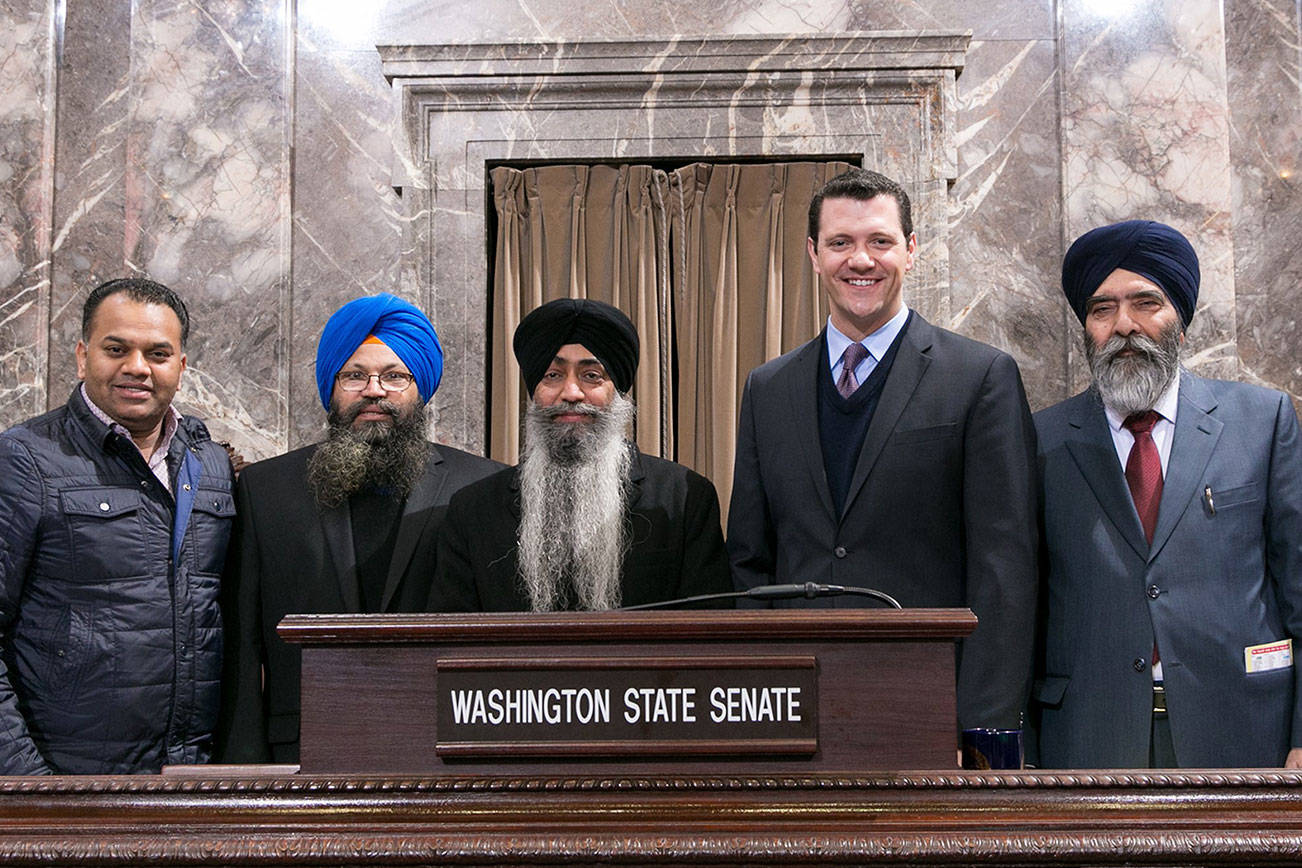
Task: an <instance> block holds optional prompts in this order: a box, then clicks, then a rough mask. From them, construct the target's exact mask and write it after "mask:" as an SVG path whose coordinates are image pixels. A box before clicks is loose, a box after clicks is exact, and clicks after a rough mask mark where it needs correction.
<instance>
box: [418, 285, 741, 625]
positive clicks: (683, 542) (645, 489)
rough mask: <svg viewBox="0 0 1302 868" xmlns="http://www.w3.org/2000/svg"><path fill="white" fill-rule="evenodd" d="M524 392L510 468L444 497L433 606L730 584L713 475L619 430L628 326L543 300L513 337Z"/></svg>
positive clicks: (633, 345)
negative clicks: (659, 454)
mask: <svg viewBox="0 0 1302 868" xmlns="http://www.w3.org/2000/svg"><path fill="white" fill-rule="evenodd" d="M512 347H513V349H514V350H515V357H516V360H517V361H518V362H519V363H520V373H521V375H522V376H523V377H524V383H525V386H526V387H527V388H528V391H529V396H530V400H529V404H528V406H527V407H526V409H525V419H524V438H523V439H524V444H523V451H522V454H521V456H520V465H519V466H518V467H514V468H509V469H507V470H503V471H501V472H499V473H497V474H495V475H493V476H490V477H489V478H487V479H485V480H483V481H481V482H478V483H475V484H474V485H470V486H467V487H466V488H465V489H464V490H462V491H461V492H460V493H458V494H457V496H456V497H454V498H453V499H452V503H451V504H449V506H448V518H447V521H446V523H445V524H444V526H443V532H442V536H441V538H440V540H439V552H438V575H437V577H436V578H435V581H434V589H433V595H432V597H431V598H430V608H431V609H432V610H434V611H440V612H455V611H471V612H483V611H535V612H537V611H552V610H556V609H584V610H593V609H614V608H618V607H619V606H621V605H635V604H639V603H652V602H664V601H668V600H675V599H679V598H682V597H689V596H694V595H698V594H708V593H712V592H720V591H728V590H731V582H730V579H729V577H728V562H727V557H726V555H725V554H724V548H723V534H722V533H721V531H720V527H719V498H718V495H717V494H716V493H715V490H714V485H713V484H712V483H711V482H710V481H709V480H708V479H706V478H705V477H703V476H701V475H699V474H697V473H693V472H692V471H691V470H688V469H687V468H686V467H683V466H681V465H679V464H675V463H673V462H672V461H664V460H662V459H660V458H654V457H652V456H650V455H643V454H642V453H641V452H640V451H639V450H638V448H637V447H636V446H635V445H634V444H633V443H631V442H629V441H628V440H627V439H626V438H627V435H628V432H629V430H630V429H631V427H632V423H633V416H634V408H633V402H632V401H631V400H630V399H629V398H628V392H629V390H630V389H631V388H632V387H633V378H634V375H635V373H636V372H637V359H638V348H639V344H638V338H637V330H636V329H635V328H634V327H633V323H631V322H630V321H629V319H628V317H627V316H625V315H624V314H623V313H622V312H620V311H619V310H618V309H616V308H614V307H611V306H610V305H608V304H604V303H602V302H599V301H592V300H590V299H570V298H564V299H558V300H556V301H551V302H548V303H547V304H544V305H542V306H541V307H539V308H537V309H536V310H534V311H532V312H531V313H530V314H529V315H528V316H526V317H525V318H524V319H523V320H521V322H520V325H519V327H518V328H517V329H516V330H515V337H514V340H513V341H512Z"/></svg>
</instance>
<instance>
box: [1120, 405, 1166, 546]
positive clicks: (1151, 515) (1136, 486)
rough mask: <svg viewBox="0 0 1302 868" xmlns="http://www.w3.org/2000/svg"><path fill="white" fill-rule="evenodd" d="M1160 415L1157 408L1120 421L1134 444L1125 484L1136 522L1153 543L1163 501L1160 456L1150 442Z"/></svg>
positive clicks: (1154, 445)
mask: <svg viewBox="0 0 1302 868" xmlns="http://www.w3.org/2000/svg"><path fill="white" fill-rule="evenodd" d="M1161 418H1162V417H1161V416H1160V415H1159V414H1158V413H1157V411H1156V410H1148V411H1146V412H1143V413H1135V414H1134V415H1131V416H1127V417H1126V421H1124V422H1122V423H1121V424H1122V425H1123V426H1124V427H1125V429H1126V430H1127V431H1129V432H1130V433H1131V434H1134V435H1135V445H1134V446H1132V447H1130V457H1129V458H1127V459H1126V484H1127V485H1129V486H1130V499H1131V500H1133V501H1134V502H1135V512H1137V513H1139V523H1140V524H1142V525H1143V526H1144V536H1145V537H1146V538H1147V539H1148V541H1149V543H1150V544H1151V543H1152V542H1153V531H1155V530H1156V529H1157V507H1158V505H1159V504H1161V502H1162V459H1161V457H1160V456H1159V455H1158V454H1157V444H1156V443H1154V442H1153V426H1154V425H1156V424H1157V420H1158V419H1161Z"/></svg>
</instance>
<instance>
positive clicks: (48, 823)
mask: <svg viewBox="0 0 1302 868" xmlns="http://www.w3.org/2000/svg"><path fill="white" fill-rule="evenodd" d="M202 771H204V770H200V769H190V770H187V775H186V776H176V777H173V776H166V775H165V776H161V777H137V778H131V777H104V778H78V777H66V778H41V779H36V778H33V779H16V778H8V779H3V780H0V860H3V861H4V863H5V864H17V865H25V864H42V865H51V864H60V865H66V864H70V865H124V864H141V863H144V862H157V863H159V864H168V865H231V864H239V865H322V864H349V865H353V864H370V865H427V864H502V863H514V864H560V863H565V864H581V863H610V862H618V863H619V864H631V865H638V864H652V863H664V862H667V861H673V862H681V863H685V864H710V865H741V864H747V865H755V864H783V865H791V864H819V865H829V864H879V865H898V864H913V865H917V864H966V863H972V862H981V863H984V864H1017V865H1040V864H1044V865H1048V864H1055V865H1062V864H1068V865H1097V864H1115V863H1117V862H1122V861H1124V862H1125V863H1127V864H1132V865H1147V864H1170V863H1172V862H1181V863H1197V864H1264V863H1289V862H1296V861H1297V860H1298V859H1299V858H1302V795H1300V794H1302V790H1299V784H1302V774H1297V773H1292V772H1283V771H1265V772H1255V771H1238V770H1228V771H1189V772H1172V773H1146V772H1132V771H1122V772H1084V773H1062V774H1057V773H1034V772H987V773H966V772H936V773H927V774H901V775H892V774H881V775H866V776H864V775H860V776H839V775H812V776H790V777H777V776H754V777H752V776H723V777H695V778H693V777H673V776H631V777H589V776H549V777H526V776H521V777H514V778H503V777H493V778H472V777H466V778H399V777H391V778H374V777H349V776H294V777H273V778H259V777H255V776H245V777H239V778H223V777H211V778H203V777H193V776H191V775H195V774H197V773H199V772H202ZM209 771H211V772H212V773H213V774H214V775H219V774H221V773H222V769H221V768H220V767H214V768H213V769H211V770H209Z"/></svg>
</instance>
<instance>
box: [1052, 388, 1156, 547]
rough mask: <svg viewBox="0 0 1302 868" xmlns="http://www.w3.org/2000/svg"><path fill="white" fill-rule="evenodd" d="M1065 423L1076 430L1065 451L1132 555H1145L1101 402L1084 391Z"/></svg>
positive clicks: (1146, 544)
mask: <svg viewBox="0 0 1302 868" xmlns="http://www.w3.org/2000/svg"><path fill="white" fill-rule="evenodd" d="M1067 424H1068V425H1070V426H1071V427H1072V429H1073V430H1074V431H1075V432H1076V433H1075V436H1074V437H1072V438H1071V439H1068V440H1067V451H1068V452H1070V453H1071V457H1072V460H1074V461H1075V462H1076V466H1077V467H1079V468H1080V472H1081V476H1083V477H1085V482H1086V484H1088V485H1089V487H1090V490H1091V491H1092V492H1094V498H1095V499H1096V500H1097V501H1098V502H1099V506H1101V507H1102V508H1103V512H1104V514H1105V515H1107V517H1108V519H1109V520H1110V521H1111V522H1112V524H1113V525H1115V526H1116V528H1117V529H1118V530H1119V531H1121V535H1122V537H1124V538H1125V540H1126V543H1127V544H1129V546H1130V547H1131V548H1132V549H1134V550H1135V554H1137V555H1139V556H1140V557H1141V558H1147V557H1148V550H1149V545H1148V540H1146V539H1145V538H1144V528H1143V526H1142V525H1141V524H1140V523H1139V514H1138V513H1137V512H1135V504H1134V501H1132V500H1131V499H1130V489H1129V488H1128V487H1127V486H1126V475H1125V472H1124V471H1123V470H1122V469H1121V462H1120V461H1118V460H1117V447H1116V446H1115V445H1114V444H1113V442H1112V429H1111V428H1110V427H1108V417H1107V416H1106V415H1105V414H1104V412H1103V403H1102V402H1101V401H1100V400H1099V399H1098V396H1097V395H1096V394H1095V393H1094V392H1089V393H1086V395H1084V396H1083V398H1082V399H1081V400H1078V401H1077V402H1076V406H1075V412H1074V413H1073V414H1072V417H1071V418H1070V419H1069V420H1068V422H1067Z"/></svg>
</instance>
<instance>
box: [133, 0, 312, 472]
mask: <svg viewBox="0 0 1302 868" xmlns="http://www.w3.org/2000/svg"><path fill="white" fill-rule="evenodd" d="M133 6H134V14H133V17H132V22H131V49H130V50H131V56H132V64H131V86H130V90H131V94H132V99H131V104H130V108H129V111H128V113H127V117H126V141H125V145H124V146H125V149H126V162H125V165H126V172H125V180H124V188H125V191H126V200H125V213H124V214H123V215H122V217H121V218H120V219H121V221H122V226H123V235H124V238H123V245H122V246H123V257H124V262H123V265H124V267H125V268H126V269H128V270H131V271H137V272H141V273H144V274H148V275H149V276H151V277H153V278H155V279H156V280H160V281H162V282H163V283H166V284H168V285H169V286H172V287H173V288H174V289H176V290H177V291H179V292H181V293H183V294H184V297H185V299H186V302H187V304H188V306H189V308H190V312H191V316H192V317H193V320H194V325H193V333H192V334H191V340H190V343H189V345H188V347H187V350H188V353H189V357H190V359H189V361H190V364H189V368H188V370H187V371H186V374H185V378H184V381H183V386H182V391H181V393H180V395H179V398H178V400H179V402H180V405H181V407H182V409H183V410H184V411H185V412H193V413H197V414H198V415H200V416H202V417H203V418H205V419H207V420H208V422H209V427H210V428H211V430H212V432H213V435H214V437H216V438H217V439H230V440H232V441H233V442H234V443H235V444H236V446H237V447H238V448H239V449H240V450H241V451H243V452H244V453H245V454H246V456H248V457H262V456H265V455H273V454H276V453H278V452H281V451H284V448H285V445H286V440H287V437H286V433H287V428H288V422H287V412H286V395H287V394H288V383H287V381H288V374H289V372H288V367H287V364H286V357H285V352H284V345H285V339H286V330H287V324H288V323H287V319H288V317H289V315H290V312H291V299H290V293H289V272H290V241H289V237H290V236H289V218H290V210H289V203H290V184H289V180H290V179H289V155H290V110H291V104H290V100H289V88H288V82H289V76H290V73H291V70H290V59H289V58H290V55H289V52H288V44H289V43H288V38H289V34H290V33H291V32H292V29H291V28H292V20H291V16H290V10H291V9H292V3H291V2H290V0H284V2H281V3H267V4H262V3H250V4H245V3H221V2H205V3H193V2H191V3H178V2H174V0H137V2H136V3H134V4H133Z"/></svg>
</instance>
